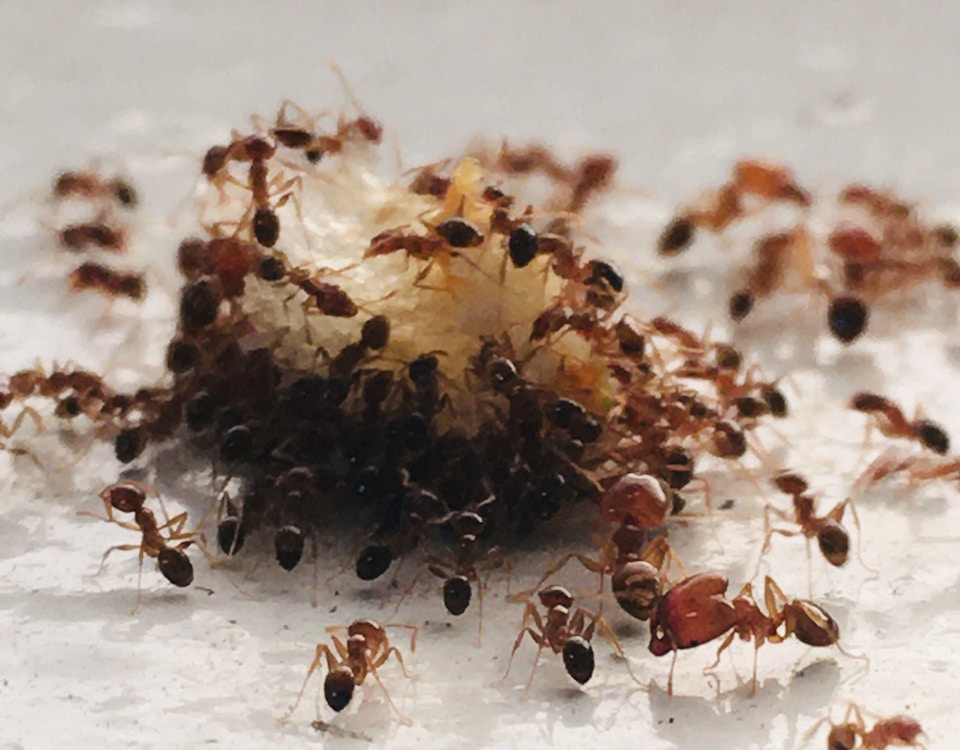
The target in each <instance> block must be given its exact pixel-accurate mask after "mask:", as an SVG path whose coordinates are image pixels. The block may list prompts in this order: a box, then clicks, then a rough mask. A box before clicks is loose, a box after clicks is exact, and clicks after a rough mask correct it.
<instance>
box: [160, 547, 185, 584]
mask: <svg viewBox="0 0 960 750" xmlns="http://www.w3.org/2000/svg"><path fill="white" fill-rule="evenodd" d="M157 565H158V567H159V568H160V572H161V573H163V577H164V578H166V579H167V580H168V581H170V583H172V584H173V585H174V586H179V587H181V588H183V587H185V586H189V585H190V584H191V583H193V563H191V562H190V558H189V557H187V553H186V552H184V551H183V550H182V549H179V548H177V547H164V548H162V549H161V550H160V552H159V554H158V555H157Z"/></svg>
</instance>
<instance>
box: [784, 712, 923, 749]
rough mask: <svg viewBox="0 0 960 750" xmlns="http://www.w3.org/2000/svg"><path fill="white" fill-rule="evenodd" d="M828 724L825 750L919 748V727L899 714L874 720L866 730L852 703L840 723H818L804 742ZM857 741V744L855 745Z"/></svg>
mask: <svg viewBox="0 0 960 750" xmlns="http://www.w3.org/2000/svg"><path fill="white" fill-rule="evenodd" d="M825 723H827V724H830V733H829V734H828V735H827V750H858V749H859V750H886V748H888V747H894V746H896V747H919V748H921V749H922V748H923V747H924V745H923V744H921V743H920V742H919V741H918V740H917V737H919V736H920V735H921V734H923V728H922V727H921V726H920V723H919V722H918V721H917V720H916V719H914V718H911V717H910V716H904V715H903V714H899V715H897V716H891V717H889V718H886V719H877V721H875V722H874V724H873V726H872V727H870V728H869V729H868V728H867V722H865V721H864V719H863V712H862V710H861V708H860V707H859V706H857V705H856V704H855V703H851V704H850V705H849V707H848V708H847V712H846V713H845V714H844V715H843V721H841V722H840V723H839V724H834V723H833V721H832V720H831V718H830V717H829V716H826V717H824V718H822V719H820V720H819V721H818V722H817V723H816V724H814V725H813V726H812V727H810V729H808V730H807V732H806V734H804V737H803V739H804V742H809V741H810V739H811V738H812V737H813V735H814V733H815V732H816V731H817V730H818V729H819V728H820V726H821V725H822V724H825ZM858 740H859V743H860V744H857V741H858Z"/></svg>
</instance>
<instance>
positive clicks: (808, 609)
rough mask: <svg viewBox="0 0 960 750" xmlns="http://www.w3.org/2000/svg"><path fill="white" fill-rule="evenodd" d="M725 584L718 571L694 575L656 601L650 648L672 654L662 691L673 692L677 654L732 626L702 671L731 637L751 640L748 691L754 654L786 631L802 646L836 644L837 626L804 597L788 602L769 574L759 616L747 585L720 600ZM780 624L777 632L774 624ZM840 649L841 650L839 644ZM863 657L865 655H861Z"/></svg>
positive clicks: (784, 636)
mask: <svg viewBox="0 0 960 750" xmlns="http://www.w3.org/2000/svg"><path fill="white" fill-rule="evenodd" d="M728 585H729V582H728V581H727V578H726V576H723V575H721V574H719V573H698V574H697V575H694V576H691V577H690V578H687V579H685V580H683V581H681V582H680V583H678V584H677V585H676V586H674V587H673V588H672V589H670V590H669V591H668V592H667V593H666V594H664V596H663V597H662V598H661V599H660V601H659V602H658V603H657V607H656V610H655V611H654V613H653V617H652V618H651V620H650V645H649V649H650V652H651V653H652V654H653V655H654V656H665V655H666V654H668V653H670V652H673V661H672V663H671V664H670V676H669V678H668V680H667V694H668V695H673V672H674V667H675V666H676V663H677V652H678V651H680V650H683V649H688V648H696V647H697V646H700V645H702V644H704V643H707V642H708V641H712V640H714V639H716V638H719V637H720V636H722V635H723V634H724V633H726V632H727V631H729V630H732V631H733V632H731V633H730V634H729V635H728V636H727V637H726V639H725V640H724V641H723V643H722V644H721V645H720V648H719V649H718V650H717V661H716V662H715V663H714V664H713V665H711V666H710V667H708V668H707V669H706V670H705V671H711V670H713V669H714V668H715V667H716V666H717V664H719V663H720V655H721V654H722V653H723V651H724V650H725V649H726V648H728V647H729V646H730V644H731V643H732V642H733V639H734V637H736V636H739V637H740V638H742V639H743V640H745V641H746V640H751V639H752V640H753V641H754V658H753V681H752V687H751V690H750V694H751V695H753V694H754V693H755V692H756V689H757V654H758V652H759V650H760V647H761V646H762V645H763V644H764V643H766V642H770V643H780V642H781V641H784V640H786V639H787V638H789V637H790V636H791V635H793V636H796V638H797V640H799V641H801V642H803V643H805V644H807V645H808V646H817V647H823V646H833V645H836V646H837V647H838V648H840V646H839V644H838V643H837V641H838V640H839V638H840V628H839V626H838V625H837V623H836V622H835V621H834V620H833V618H832V617H830V615H829V614H827V612H826V611H825V610H824V609H823V608H821V607H820V606H819V605H817V604H814V603H813V602H810V601H807V600H804V599H793V600H788V599H787V596H786V595H785V594H784V593H783V591H782V590H781V589H780V587H779V586H777V584H776V583H775V582H774V581H773V579H772V578H770V576H767V577H766V579H765V582H764V602H765V604H766V607H767V613H766V614H764V612H763V611H761V609H760V607H759V606H758V605H757V603H756V601H754V598H753V588H752V586H751V585H750V584H749V583H748V584H747V585H745V586H744V587H743V588H742V589H741V590H740V593H739V594H737V596H735V597H734V598H733V600H731V601H727V600H726V599H725V598H724V594H725V593H726V591H727V586H728ZM781 626H783V631H782V632H780V628H781ZM840 651H841V652H842V653H847V652H846V651H844V650H843V649H842V648H840ZM863 658H866V657H863Z"/></svg>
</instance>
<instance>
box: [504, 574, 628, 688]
mask: <svg viewBox="0 0 960 750" xmlns="http://www.w3.org/2000/svg"><path fill="white" fill-rule="evenodd" d="M537 596H538V598H539V599H540V604H541V606H543V607H544V608H545V609H546V610H547V612H546V615H545V616H541V614H540V612H539V611H538V610H537V607H536V605H535V604H534V603H533V602H531V601H528V602H527V606H526V607H525V608H524V611H523V619H522V620H521V621H520V633H519V635H518V636H517V639H516V641H514V643H513V649H511V651H510V659H509V660H508V661H507V671H506V673H505V674H504V675H503V677H501V678H500V679H499V680H498V681H497V684H499V683H502V682H503V681H505V680H506V679H507V677H508V676H509V675H510V669H511V668H512V666H513V658H514V656H516V653H517V650H518V649H519V648H520V644H521V643H522V642H523V637H524V636H525V635H529V636H530V639H531V640H532V641H533V642H534V643H536V644H537V655H536V657H535V659H534V662H533V669H531V670H530V677H529V678H528V679H527V684H526V686H525V687H524V689H523V696H522V698H526V696H527V693H528V692H529V691H530V686H531V685H532V684H533V678H534V676H535V675H536V673H537V666H538V665H539V663H540V652H541V651H543V649H544V648H549V649H550V650H551V651H553V653H555V654H562V655H563V666H564V667H565V668H566V670H567V674H569V675H570V676H571V677H572V678H573V679H574V680H575V681H576V682H578V683H579V684H581V685H584V684H586V683H587V682H588V681H589V680H590V678H591V677H592V676H593V670H594V663H595V662H594V655H593V646H592V644H591V640H592V639H593V634H594V631H595V630H596V629H598V628H599V630H600V633H601V634H602V635H603V636H604V638H606V639H607V640H608V641H609V642H610V644H611V645H612V646H613V648H614V650H615V651H616V652H617V655H618V656H620V657H621V658H622V659H623V660H624V663H625V664H626V665H627V671H628V672H629V673H630V676H631V677H632V678H633V679H634V681H637V682H639V681H638V680H637V678H636V676H635V675H634V674H633V670H632V669H630V664H629V662H627V661H626V658H627V657H626V655H625V654H624V653H623V649H622V648H621V646H620V642H619V641H618V640H617V637H616V635H614V633H613V631H612V630H611V629H610V626H609V625H607V623H606V620H604V619H603V617H601V616H600V615H599V614H594V613H593V612H590V611H589V610H586V609H584V608H583V607H577V608H576V609H573V603H574V599H573V594H571V593H570V591H569V590H568V589H565V588H564V587H563V586H549V587H547V588H545V589H543V590H542V591H540V592H539V594H538V595H537ZM531 620H532V621H533V627H531V626H530V625H528V623H529V622H530V621H531ZM588 620H589V624H588V622H587V621H588Z"/></svg>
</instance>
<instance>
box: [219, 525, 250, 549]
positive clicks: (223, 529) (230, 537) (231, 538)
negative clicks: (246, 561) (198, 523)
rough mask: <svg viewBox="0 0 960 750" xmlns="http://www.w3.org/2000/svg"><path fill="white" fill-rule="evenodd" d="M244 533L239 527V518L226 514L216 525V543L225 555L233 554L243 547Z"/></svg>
mask: <svg viewBox="0 0 960 750" xmlns="http://www.w3.org/2000/svg"><path fill="white" fill-rule="evenodd" d="M244 538H245V535H244V533H243V529H242V528H241V527H240V519H239V518H237V517H236V516H227V517H226V518H224V519H223V520H222V521H221V522H220V525H219V526H218V527H217V544H218V545H219V546H220V549H222V550H223V553H224V554H225V555H235V554H237V552H239V551H240V548H241V547H243V542H244Z"/></svg>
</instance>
